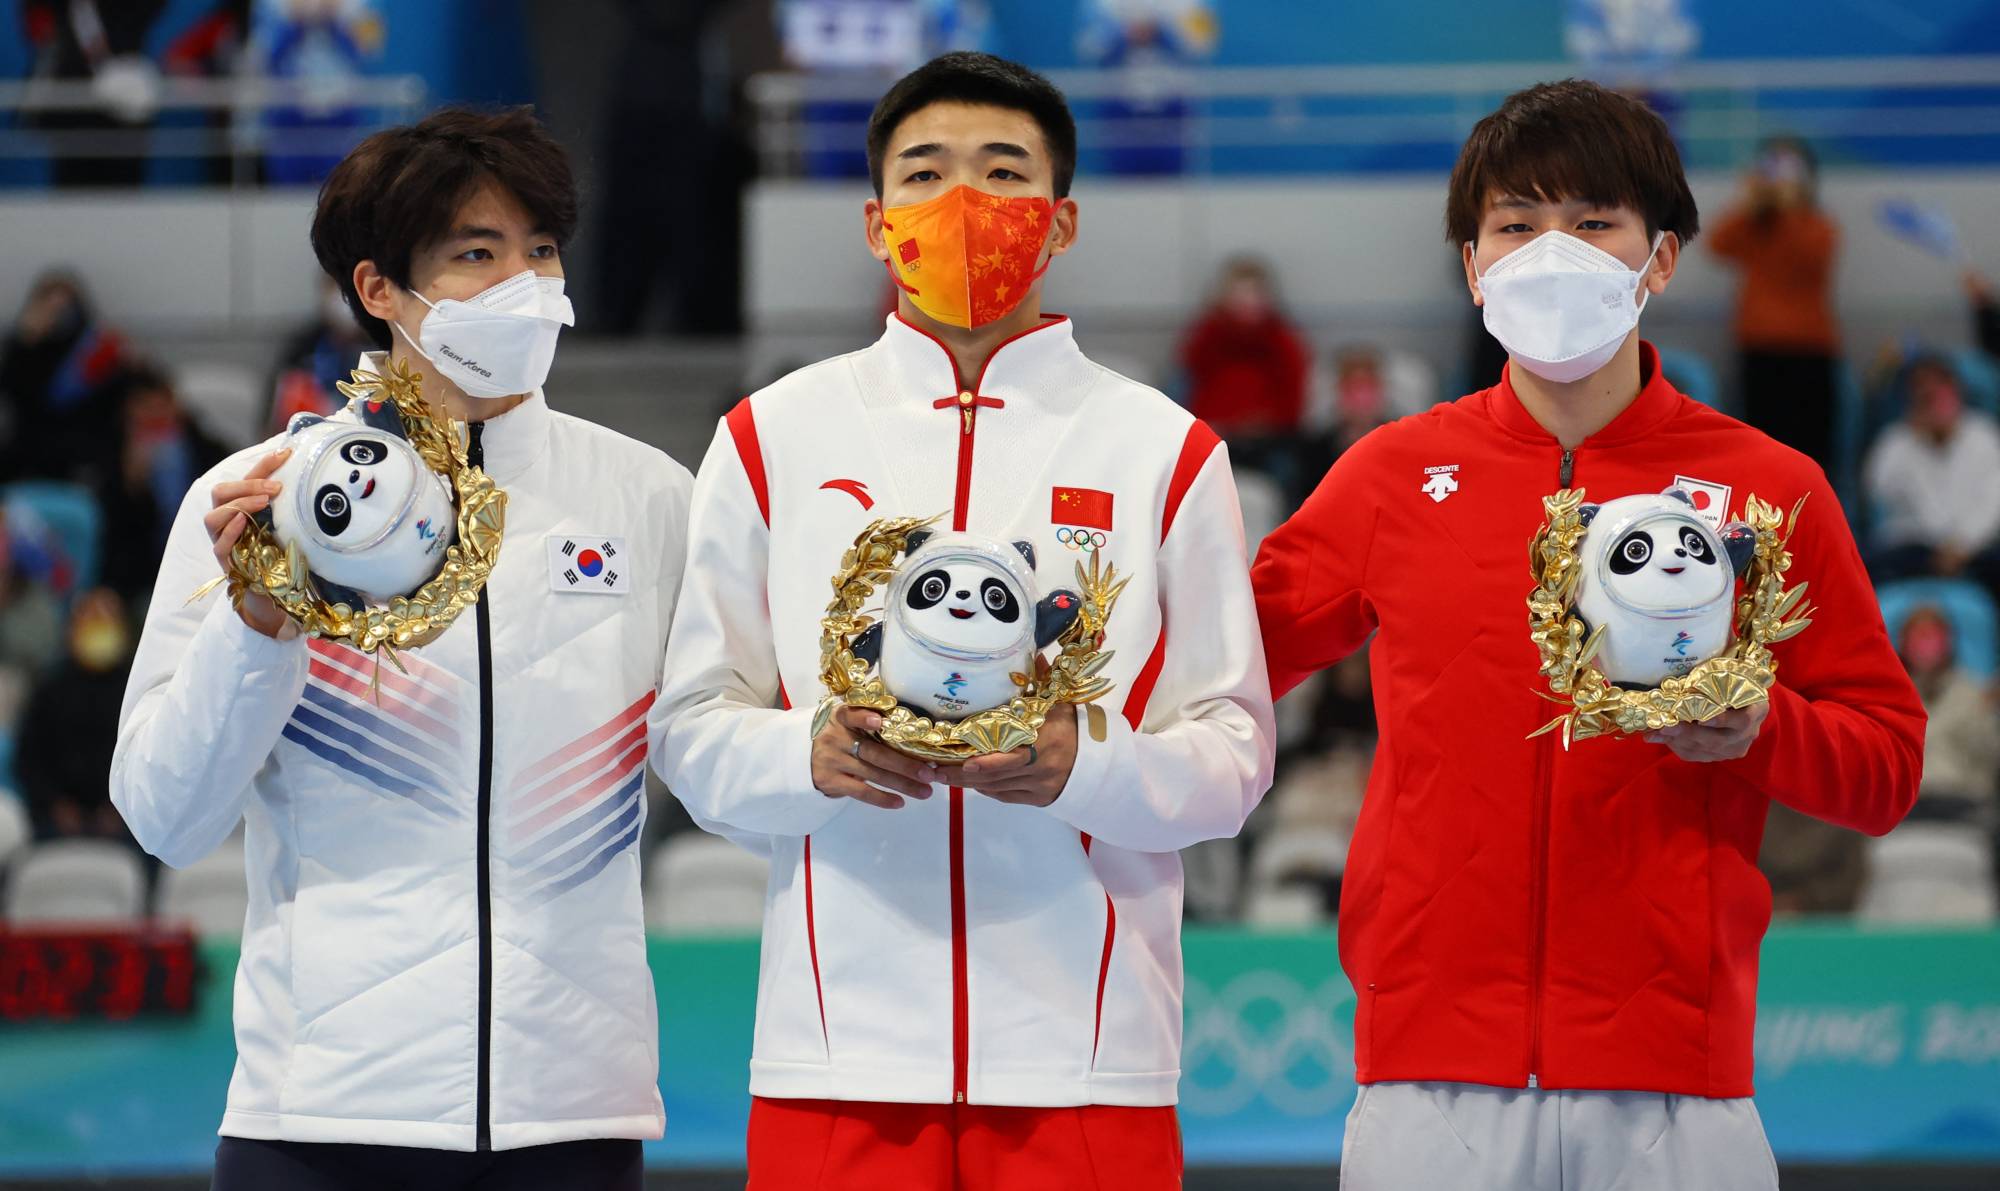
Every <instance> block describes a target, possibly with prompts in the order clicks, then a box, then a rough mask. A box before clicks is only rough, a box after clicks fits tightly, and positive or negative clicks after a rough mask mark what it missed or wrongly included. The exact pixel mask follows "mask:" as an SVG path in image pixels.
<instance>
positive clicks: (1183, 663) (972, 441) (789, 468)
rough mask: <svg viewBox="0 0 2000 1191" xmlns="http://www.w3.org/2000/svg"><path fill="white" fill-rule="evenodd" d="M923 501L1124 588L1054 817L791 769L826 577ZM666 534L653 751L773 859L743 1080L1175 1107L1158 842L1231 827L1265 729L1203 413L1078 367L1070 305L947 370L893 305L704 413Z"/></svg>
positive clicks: (912, 1094) (1172, 943) (1176, 1024)
mask: <svg viewBox="0 0 2000 1191" xmlns="http://www.w3.org/2000/svg"><path fill="white" fill-rule="evenodd" d="M1107 506H1108V507H1107ZM1079 508H1087V509H1088V511H1087V513H1085V514H1084V515H1081V516H1077V515H1066V511H1068V512H1070V513H1072V514H1073V511H1074V510H1076V509H1079ZM945 510H951V511H952V514H953V515H952V517H951V519H950V520H951V525H952V527H953V528H955V529H970V530H971V531H973V532H976V533H981V534H985V535H988V536H991V537H997V538H1000V539H1002V540H1007V541H1012V540H1016V539H1026V540H1028V541H1029V542H1030V543H1032V544H1033V545H1034V546H1035V547H1036V549H1037V551H1038V553H1039V560H1038V562H1039V565H1038V567H1037V579H1038V586H1039V587H1040V589H1041V590H1042V591H1045V592H1046V591H1049V590H1052V589H1053V588H1055V587H1058V586H1074V584H1075V577H1076V564H1077V563H1078V562H1079V561H1081V560H1083V559H1084V558H1085V557H1086V554H1085V553H1084V552H1082V551H1080V550H1078V549H1075V548H1074V547H1075V545H1076V544H1077V543H1079V542H1081V543H1082V544H1083V545H1084V546H1085V547H1086V548H1098V543H1099V542H1100V541H1101V542H1102V546H1101V549H1102V550H1103V552H1104V555H1105V557H1106V558H1107V559H1108V560H1109V561H1110V562H1112V563H1113V564H1114V565H1116V567H1117V568H1118V571H1119V572H1120V573H1121V574H1123V575H1127V576H1130V578H1131V586H1129V587H1128V588H1127V589H1126V590H1125V594H1124V596H1123V598H1122V599H1121V600H1120V602H1119V603H1118V606H1117V610H1116V612H1115V613H1114V615H1113V616H1112V619H1111V623H1110V628H1109V634H1108V636H1109V647H1110V648H1111V649H1113V650H1115V651H1116V655H1117V656H1116V657H1115V659H1114V660H1113V661H1112V662H1111V664H1110V666H1109V667H1108V668H1107V669H1106V670H1105V671H1104V674H1105V676H1106V677H1108V678H1109V679H1111V680H1112V681H1113V682H1115V683H1116V684H1117V687H1116V689H1115V690H1114V691H1113V692H1112V693H1111V694H1110V695H1109V696H1107V697H1106V699H1105V701H1104V711H1105V712H1108V713H1109V714H1108V715H1103V716H1100V717H1090V716H1085V717H1084V718H1083V720H1082V722H1080V724H1079V731H1078V750H1079V751H1078V754H1077V758H1076V764H1075V768H1074V770H1073V771H1072V773H1071V776H1070V780H1069V784H1068V787H1067V788H1066V789H1065V790H1064V791H1063V793H1062V795H1061V797H1060V798H1058V799H1057V800H1056V802H1055V803H1054V804H1053V805H1052V806H1050V807H1048V808H1047V809H1038V808H1034V807H1027V806H1012V805H1007V804H1004V803H1001V802H997V801H995V800H993V799H989V798H986V797H983V796H981V795H979V794H976V793H965V792H962V791H958V790H951V791H946V790H944V789H942V788H940V789H939V790H938V791H936V793H935V795H934V796H933V797H932V798H930V799H928V800H922V801H914V800H913V801H910V802H908V803H906V804H905V805H904V806H903V807H902V808H901V809H898V810H893V811H889V810H880V809H877V808H874V807H870V806H867V805H865V804H862V803H858V802H855V801H853V800H851V799H832V798H827V797H825V796H823V795H821V794H820V793H819V792H818V791H817V790H816V789H814V788H813V780H812V773H811V762H810V750H811V741H810V739H809V737H810V731H811V726H810V721H811V719H812V716H813V709H814V706H815V704H816V703H817V702H818V700H819V698H820V696H821V694H822V688H821V686H820V683H819V680H818V674H819V664H820V659H819V631H820V630H819V622H820V617H821V615H822V614H823V612H824V610H825V607H826V603H827V599H828V597H829V594H830V591H829V588H828V577H829V576H831V575H832V574H833V572H834V570H835V568H836V567H837V566H838V564H839V562H840V557H841V552H842V551H843V550H844V549H845V548H846V547H847V546H848V545H849V544H850V543H852V542H853V540H854V537H855V535H856V534H857V533H859V532H860V530H861V529H862V527H863V526H864V525H866V524H867V523H868V522H869V521H870V520H871V519H873V518H876V517H883V516H891V515H895V516H906V515H930V514H933V513H939V512H943V511H945ZM1107 526H1108V528H1107ZM1064 531H1068V532H1064ZM1079 531H1081V535H1082V536H1081V537H1079V536H1078V535H1079ZM688 532H689V559H688V578H687V584H686V586H685V588H684V589H683V591H682V594H681V602H680V607H679V608H678V610H677V612H676V616H675V621H674V631H673V637H672V640H671V642H670V644H669V647H668V655H667V658H668V660H667V676H668V677H667V681H666V684H665V686H664V687H663V689H662V692H661V697H660V701H659V702H658V703H657V704H655V705H654V707H653V711H652V716H651V720H652V733H653V756H654V758H655V764H656V765H657V766H658V768H659V769H660V772H661V776H662V777H664V778H665V779H666V782H667V785H668V787H669V788H670V789H672V790H673V792H674V793H675V794H676V795H677V796H679V798H680V799H681V800H682V801H683V802H684V803H685V804H686V805H687V807H688V808H689V810H690V811H691V812H692V813H693V814H694V815H695V817H696V818H697V819H698V820H700V821H701V822H703V823H704V824H707V825H710V826H712V827H713V828H715V829H716V830H719V831H722V832H724V833H726V834H729V835H731V836H732V837H734V838H737V839H738V840H740V841H742V842H744V843H746V844H748V845H749V846H752V847H755V848H758V849H762V850H767V851H768V852H769V853H770V855H771V858H772V868H771V882H770V886H769V890H768V894H767V902H766V908H765V915H764V936H763V965H762V974H761V977H760V981H759V986H758V994H757V1034H756V1043H755V1051H754V1055H753V1058H752V1061H751V1076H750V1090H751V1092H752V1093H753V1094H756V1095H760V1096H772V1097H805V1098H831V1099H841V1100H870V1101H901V1102H917V1103H950V1102H969V1103H974V1104H995V1105H1042V1106H1060V1105H1077V1104H1126V1105H1163V1104H1172V1103H1174V1102H1175V1096H1176V1088H1177V1084H1178V1081H1179V1076H1180V1031H1181V958H1180V917H1181V865H1180V858H1179V856H1178V855H1176V850H1177V849H1179V848H1182V847H1185V846H1187V845H1189V844H1192V843H1195V842H1196V841H1199V840H1204V839H1210V838H1214V837H1219V836H1228V835H1232V834H1234V833H1235V832H1236V831H1237V829H1238V828H1240V827H1241V826H1242V824H1243V820H1244V817H1245V816H1246V815H1247V814H1248V813H1249V812H1250V810H1251V808H1252V807H1254V806H1255V805H1256V802H1257V800H1258V798H1259V797H1260V796H1261V795H1262V794H1263V792H1264V790H1265V788H1266V787H1267V786H1268V785H1269V784H1270V779H1271V763H1272V751H1273V735H1272V725H1271V698H1270V691H1269V687H1268V683H1267V680H1266V678H1265V674H1264V656H1263V647H1262V643H1261V638H1260V636H1259V633H1258V629H1257V616H1256V609H1255V607H1254V605H1253V603H1252V600H1251V593H1250V581H1249V577H1248V575H1247V573H1246V569H1245V563H1244V546H1243V528H1242V523H1241V518H1240V515H1239V513H1238V511H1237V504H1236V489H1235V485H1234V483H1233V481H1232V479H1231V476H1230V471H1229V461H1228V458H1227V452H1226V451H1225V450H1224V449H1223V448H1222V446H1221V444H1220V443H1219V441H1218V440H1217V439H1216V437H1215V435H1214V434H1213V433H1211V432H1210V431H1209V430H1208V428H1207V427H1206V426H1204V425H1202V424H1201V423H1200V422H1197V421H1195V420H1194V419H1193V418H1192V417H1190V416H1189V415H1188V414H1187V412H1186V411H1184V410H1182V409H1180V408H1179V407H1177V406H1175V405H1174V404H1173V403H1172V402H1171V401H1169V400H1167V399H1166V398H1165V397H1163V396H1161V395H1160V394H1159V393H1157V392H1155V391H1153V390H1152V389H1149V388H1146V387H1145V386H1143V385H1139V384H1136V383H1134V382H1132V381H1130V380H1127V379H1126V378H1124V377H1122V376H1119V375H1118V374H1116V373H1114V372H1111V371H1109V370H1107V369H1104V368H1101V367H1099V366H1097V365H1095V364H1093V363H1091V362H1090V361H1089V360H1088V359H1086V358H1085V357H1084V356H1083V354H1082V353H1081V352H1080V351H1078V350H1077V347H1076V344H1075V342H1074V341H1073V339H1072V337H1071V330H1070V324H1069V323H1068V322H1067V321H1066V320H1062V319H1050V320H1047V321H1045V322H1044V323H1043V324H1042V325H1041V326H1040V327H1039V328H1037V329H1035V330H1033V331H1031V332H1029V333H1027V334H1025V335H1023V336H1019V337H1017V338H1015V339H1013V340H1011V341H1009V342H1008V343H1006V344H1004V345H1003V346H1002V347H1000V348H999V350H998V351H997V352H996V353H995V354H994V355H993V357H992V359H991V360H990V362H989V363H988V365H987V366H986V368H985V369H984V371H983V373H982V375H981V376H980V377H979V378H978V379H977V380H976V381H975V382H974V383H973V384H972V385H971V386H970V387H966V386H962V385H961V384H960V382H959V378H958V377H957V376H956V370H955V367H954V365H953V362H952V359H951V356H950V355H949V354H948V353H947V352H946V351H945V349H944V347H943V345H942V344H940V343H939V342H937V341H936V340H935V339H932V338H931V337H929V336H928V335H926V334H924V333H923V332H921V331H919V330H917V329H915V328H914V327H911V326H910V325H908V324H906V323H904V322H902V321H901V320H900V319H897V318H894V317H892V318H891V319H890V320H889V325H888V330H887V333H886V334H885V335H884V336H883V337H882V338H881V339H880V340H879V341H878V342H876V343H875V344H874V345H873V346H872V347H869V348H866V349H864V350H862V351H859V352H855V353H853V354H852V355H847V356H842V357H840V358H838V359H834V360H829V361H826V362H824V363H821V364H818V365H815V366H813V367H810V368H806V369H804V370H802V371H800V372H796V373H793V374H792V375H790V376H788V377H786V378H785V379H783V380H781V381H779V382H778V383H776V384H774V385H772V386H771V387H770V388H768V389H765V390H763V391H762V392H759V393H757V394H756V395H755V396H752V397H750V398H749V399H747V400H746V401H744V402H743V403H742V404H741V405H740V406H738V407H737V408H736V410H735V411H734V412H733V413H731V414H730V415H729V416H728V417H727V418H726V419H724V422H723V424H722V425H721V426H720V427H719V428H718V430H717V433H716V436H715V441H714V445H713V446H712V447H711V448H710V450H709V453H708V457H707V459H706V460H705V461H704V462H703V464H702V468H701V475H700V478H699V479H698V480H697V481H696V484H695V497H694V508H693V513H692V518H691V521H690V525H689V531H688ZM877 595H878V598H879V597H880V595H881V592H880V591H878V593H877ZM1093 718H1095V719H1096V720H1097V723H1098V725H1099V729H1100V731H1101V735H1100V734H1099V732H1094V731H1092V730H1091V728H1090V722H1091V720H1092V719H1093Z"/></svg>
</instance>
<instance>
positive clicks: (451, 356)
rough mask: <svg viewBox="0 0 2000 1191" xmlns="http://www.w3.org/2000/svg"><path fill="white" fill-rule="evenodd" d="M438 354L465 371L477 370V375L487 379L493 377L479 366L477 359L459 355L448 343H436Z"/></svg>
mask: <svg viewBox="0 0 2000 1191" xmlns="http://www.w3.org/2000/svg"><path fill="white" fill-rule="evenodd" d="M438 354H439V355H441V356H443V357H444V358H445V359H447V360H450V361H451V362H452V363H454V364H457V365H458V366H459V367H461V368H463V369H465V370H466V371H467V372H477V373H478V374H479V375H481V376H483V377H485V378H486V379H487V380H492V379H493V374H492V373H491V372H489V371H487V370H486V369H484V368H481V367H480V366H479V361H477V360H468V359H466V358H465V357H464V356H461V355H459V354H458V353H457V352H455V351H453V350H451V344H449V343H440V344H438Z"/></svg>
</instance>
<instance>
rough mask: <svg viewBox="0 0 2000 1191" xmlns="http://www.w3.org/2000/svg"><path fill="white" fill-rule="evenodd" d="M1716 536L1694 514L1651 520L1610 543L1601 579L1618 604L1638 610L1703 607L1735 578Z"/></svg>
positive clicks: (1641, 522) (1626, 530)
mask: <svg viewBox="0 0 2000 1191" xmlns="http://www.w3.org/2000/svg"><path fill="white" fill-rule="evenodd" d="M1713 537H1714V534H1713V531H1711V530H1710V529H1709V528H1708V526H1707V525H1706V524H1704V523H1703V522H1702V521H1701V520H1700V519H1699V518H1696V517H1694V516H1692V515H1682V514H1678V513H1672V512H1667V513H1662V514H1659V515H1655V516H1651V517H1647V518H1645V519H1644V520H1641V521H1639V522H1638V523H1636V524H1634V525H1632V526H1630V527H1629V528H1627V529H1625V530H1624V531H1623V532H1622V533H1619V534H1618V535H1617V540H1615V541H1609V542H1607V543H1605V551H1606V552H1605V554H1604V555H1603V557H1602V558H1601V560H1600V561H1599V563H1598V566H1599V567H1600V570H1599V578H1600V579H1601V580H1602V582H1603V584H1604V587H1605V590H1606V592H1607V593H1608V594H1609V595H1610V596H1611V598H1612V599H1613V600H1615V601H1617V602H1618V603H1620V604H1623V605H1625V606H1626V607H1627V608H1630V609H1632V610H1634V611H1639V612H1674V611H1681V610H1684V609H1688V608H1699V607H1701V606H1703V605H1705V604H1707V603H1709V602H1710V601H1712V600H1714V599H1715V598H1716V597H1717V596H1719V595H1721V594H1722V593H1723V592H1725V591H1727V590H1728V589H1729V584H1730V582H1731V580H1732V579H1734V577H1735V576H1734V575H1733V573H1732V572H1731V571H1730V569H1729V565H1728V563H1727V561H1726V560H1724V559H1723V558H1722V557H1721V552H1720V549H1719V544H1718V543H1717V542H1715V541H1713V540H1711V539H1712V538H1713Z"/></svg>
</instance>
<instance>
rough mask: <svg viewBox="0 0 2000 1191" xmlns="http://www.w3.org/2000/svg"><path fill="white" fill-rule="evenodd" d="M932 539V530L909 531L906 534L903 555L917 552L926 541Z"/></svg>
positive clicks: (906, 555)
mask: <svg viewBox="0 0 2000 1191" xmlns="http://www.w3.org/2000/svg"><path fill="white" fill-rule="evenodd" d="M930 540H931V531H930V530H928V529H913V530H911V531H910V532H909V533H906V534H904V535H903V556H904V557H905V558H907V557H909V556H910V555H912V554H915V553H916V552H917V551H918V550H920V549H922V548H923V544H924V543H925V542H928V541H930Z"/></svg>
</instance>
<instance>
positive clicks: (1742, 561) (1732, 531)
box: [1722, 521, 1757, 576]
mask: <svg viewBox="0 0 2000 1191" xmlns="http://www.w3.org/2000/svg"><path fill="white" fill-rule="evenodd" d="M1722 549H1723V550H1724V551H1725V552H1726V553H1727V554H1728V555H1729V565H1730V566H1731V567H1732V568H1734V569H1735V571H1736V573H1737V575H1738V576H1741V575H1742V574H1743V573H1744V572H1745V571H1747V570H1749V569H1750V562H1751V560H1752V559H1754V558H1756V557H1757V531H1756V530H1754V529H1752V528H1750V527H1749V526H1748V525H1745V524H1744V523H1743V522H1741V521H1738V522H1736V523H1735V524H1733V525H1727V526H1724V527H1723V530H1722Z"/></svg>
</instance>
